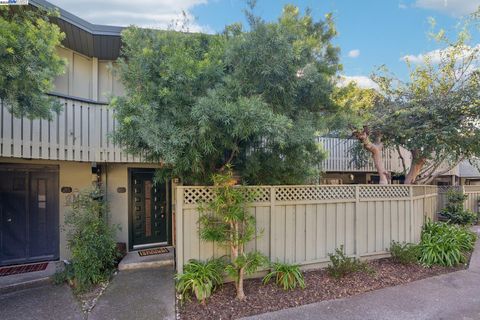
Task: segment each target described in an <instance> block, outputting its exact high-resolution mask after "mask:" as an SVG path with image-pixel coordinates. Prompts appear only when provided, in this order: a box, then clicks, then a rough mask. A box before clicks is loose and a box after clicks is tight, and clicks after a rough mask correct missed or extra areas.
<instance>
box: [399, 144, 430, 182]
mask: <svg viewBox="0 0 480 320" xmlns="http://www.w3.org/2000/svg"><path fill="white" fill-rule="evenodd" d="M412 158H413V161H412V165H411V166H410V169H409V170H408V173H407V175H406V176H405V182H404V183H405V184H414V183H415V180H416V179H417V177H418V174H419V173H420V171H421V170H422V168H423V166H424V165H425V162H426V160H425V158H420V159H418V158H415V152H414V151H412Z"/></svg>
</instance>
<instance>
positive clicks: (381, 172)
mask: <svg viewBox="0 0 480 320" xmlns="http://www.w3.org/2000/svg"><path fill="white" fill-rule="evenodd" d="M353 135H354V136H355V137H356V138H357V139H358V140H359V141H360V143H361V144H362V145H363V147H364V148H365V150H367V151H369V152H370V153H371V154H372V158H373V163H374V165H375V169H377V173H378V176H379V177H380V181H379V184H389V183H390V173H389V172H387V171H386V170H385V166H384V164H383V159H382V151H383V143H382V136H381V135H380V134H379V135H377V137H376V139H375V143H373V142H372V141H371V140H370V134H369V131H368V128H366V127H364V128H363V131H356V132H354V133H353Z"/></svg>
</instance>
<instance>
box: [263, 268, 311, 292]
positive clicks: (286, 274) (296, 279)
mask: <svg viewBox="0 0 480 320" xmlns="http://www.w3.org/2000/svg"><path fill="white" fill-rule="evenodd" d="M271 269H272V270H271V271H270V272H269V273H268V274H267V275H266V276H265V277H264V278H263V283H264V284H267V283H269V282H270V280H271V279H272V278H275V283H276V284H277V285H278V286H280V287H282V288H283V290H293V289H295V288H296V287H297V286H298V287H300V288H302V289H305V279H304V278H303V273H302V271H301V270H300V266H299V265H296V264H288V263H280V262H276V263H274V264H273V265H272V266H271Z"/></svg>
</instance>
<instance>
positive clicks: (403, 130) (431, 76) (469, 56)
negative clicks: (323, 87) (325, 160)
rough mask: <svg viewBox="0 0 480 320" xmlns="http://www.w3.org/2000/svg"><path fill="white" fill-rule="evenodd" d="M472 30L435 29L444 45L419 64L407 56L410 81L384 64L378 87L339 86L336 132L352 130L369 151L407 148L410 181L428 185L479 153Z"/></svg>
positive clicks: (478, 87)
mask: <svg viewBox="0 0 480 320" xmlns="http://www.w3.org/2000/svg"><path fill="white" fill-rule="evenodd" d="M477 19H478V15H477ZM475 23H477V24H478V21H475ZM469 29H473V28H469V26H468V25H467V26H465V27H464V28H463V29H461V31H460V32H459V34H458V35H457V37H456V39H447V38H446V36H445V35H446V34H447V33H446V32H445V31H443V30H440V31H439V32H437V33H435V34H433V38H434V40H435V41H436V42H437V43H438V45H439V47H440V48H442V49H439V50H436V51H434V53H433V54H426V55H424V56H423V57H422V58H423V61H421V62H420V63H416V62H413V61H408V59H406V63H407V66H408V68H409V76H410V77H409V79H407V81H405V79H399V78H397V77H395V76H394V75H392V74H391V73H390V72H389V71H388V70H387V68H386V67H382V68H380V69H379V70H377V71H376V72H375V73H374V74H373V75H372V76H371V78H372V80H373V82H374V83H375V85H376V89H375V90H371V89H361V88H359V87H358V86H355V85H350V86H346V87H340V88H338V89H337V91H338V93H337V94H336V95H334V99H335V101H336V102H337V103H338V104H339V105H340V108H339V109H340V115H339V116H338V118H336V119H335V120H336V121H334V123H335V124H337V125H338V124H340V126H339V127H340V129H338V128H337V129H336V133H339V134H343V135H346V136H352V134H353V136H355V137H356V138H357V139H358V140H359V141H360V142H361V143H362V144H363V146H364V148H365V149H366V150H369V151H370V150H372V149H375V148H374V147H377V148H376V149H382V148H383V147H384V146H385V147H392V148H393V149H397V148H404V149H406V150H408V151H409V152H410V153H411V156H412V165H411V166H410V168H406V171H407V172H408V174H407V175H406V179H405V183H426V184H428V183H429V182H431V181H432V180H433V179H434V178H435V177H436V176H437V175H439V174H442V172H447V171H448V170H449V169H451V168H453V167H454V166H455V165H456V164H458V163H459V162H460V161H461V160H463V159H470V158H473V157H475V156H478V155H480V145H479V144H478V141H479V139H480V127H479V126H478V125H477V124H478V123H479V121H480V108H479V103H478V102H479V101H480V72H479V71H478V68H476V67H474V65H476V63H477V62H478V61H479V59H480V48H479V47H478V46H476V43H475V42H473V41H472V40H473V39H474V37H472V36H471V35H470V34H468V32H467V31H466V30H469ZM475 30H478V29H475ZM333 127H334V128H335V126H333ZM337 127H338V126H337ZM379 151H381V150H379ZM372 154H373V152H372ZM376 154H378V153H376ZM374 155H375V154H374ZM439 168H444V169H440V170H438V169H439ZM377 170H379V169H378V168H377Z"/></svg>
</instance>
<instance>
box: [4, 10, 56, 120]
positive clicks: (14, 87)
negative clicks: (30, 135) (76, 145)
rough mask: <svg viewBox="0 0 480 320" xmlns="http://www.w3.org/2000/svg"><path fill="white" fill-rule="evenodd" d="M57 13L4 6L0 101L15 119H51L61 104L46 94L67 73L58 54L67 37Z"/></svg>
mask: <svg viewBox="0 0 480 320" xmlns="http://www.w3.org/2000/svg"><path fill="white" fill-rule="evenodd" d="M53 14H54V13H49V12H46V11H45V10H43V9H40V8H35V9H32V8H29V7H28V6H3V7H2V6H0V99H1V100H3V102H4V103H6V104H7V105H8V106H9V107H10V109H11V111H12V113H13V114H14V115H15V116H27V117H30V118H36V117H40V118H49V117H50V113H51V111H52V109H58V108H59V107H60V105H59V103H58V102H57V101H56V100H55V99H54V98H52V97H49V96H47V95H46V93H49V92H50V91H51V90H52V89H53V80H54V79H55V77H56V76H58V75H60V74H62V73H63V72H64V65H65V62H64V61H63V60H62V59H61V58H60V57H59V56H58V55H57V52H56V47H57V46H59V45H60V43H61V41H62V39H63V37H64V34H63V33H62V32H61V31H60V29H59V28H58V26H56V25H55V24H52V23H51V22H50V21H49V18H50V17H51V16H52V15H53Z"/></svg>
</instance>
